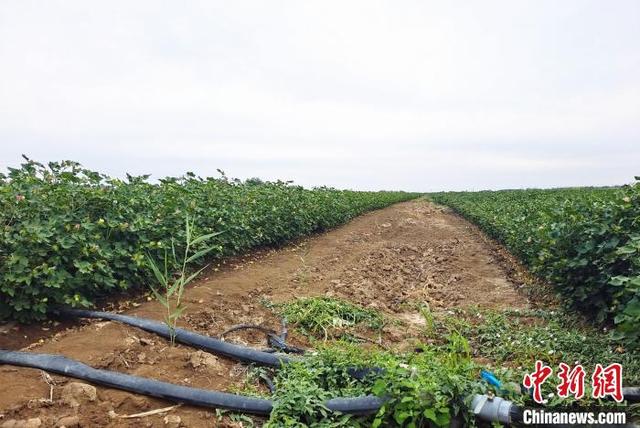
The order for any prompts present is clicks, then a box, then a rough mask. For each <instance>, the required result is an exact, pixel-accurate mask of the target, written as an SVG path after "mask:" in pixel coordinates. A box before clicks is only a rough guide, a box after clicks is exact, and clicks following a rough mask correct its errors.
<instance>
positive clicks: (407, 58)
mask: <svg viewBox="0 0 640 428" xmlns="http://www.w3.org/2000/svg"><path fill="white" fill-rule="evenodd" d="M639 42H640V1H637V0H628V1H625V0H616V1H607V0H602V1H586V0H577V1H569V0H562V1H558V0H549V1H542V0H535V1H519V0H504V1H467V0H465V1H449V0H447V1H386V2H378V1H372V0H366V1H345V0H343V1H335V2H334V1H327V0H322V1H294V0H292V1H268V2H267V1H233V2H231V1H202V2H197V1H189V2H184V1H158V0H154V1H131V0H127V1H113V0H110V1H87V0H80V1H37V2H35V1H34V2H31V1H25V0H19V1H18V0H16V1H9V0H0V169H2V170H4V169H5V168H6V167H7V166H17V165H18V164H19V163H20V161H21V159H20V154H21V153H25V154H27V155H28V156H30V157H32V158H34V159H36V160H40V161H50V160H60V159H72V160H77V161H80V162H82V163H83V164H84V165H85V166H87V167H89V168H92V169H95V170H99V171H101V172H106V173H108V174H111V175H117V176H122V175H124V173H125V172H130V173H132V174H143V173H150V174H152V176H153V177H156V178H159V177H163V176H166V175H180V174H182V173H184V172H185V171H194V172H196V173H197V174H200V175H203V176H204V175H216V168H221V169H223V170H225V171H226V172H227V174H228V175H230V176H234V177H240V178H247V177H252V176H259V177H262V178H266V179H276V178H281V179H291V180H294V181H295V182H296V183H299V184H303V185H306V186H311V185H331V186H336V187H340V188H357V189H405V190H418V191H421V190H425V191H426V190H454V189H476V190H477V189H483V188H514V187H534V186H535V187H551V186H567V185H607V184H618V183H625V182H631V181H633V176H634V175H640V44H639Z"/></svg>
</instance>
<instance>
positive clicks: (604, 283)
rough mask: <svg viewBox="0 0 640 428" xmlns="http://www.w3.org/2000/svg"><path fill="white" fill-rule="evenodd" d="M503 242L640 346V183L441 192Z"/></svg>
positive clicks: (444, 200) (572, 301) (443, 199)
mask: <svg viewBox="0 0 640 428" xmlns="http://www.w3.org/2000/svg"><path fill="white" fill-rule="evenodd" d="M430 198H431V199H432V200H433V201H435V202H438V203H441V204H444V205H448V206H450V207H451V208H453V209H454V210H455V211H457V212H458V213H460V214H461V215H462V216H464V217H466V218H467V219H469V220H471V221H472V222H474V223H476V224H478V225H479V226H480V227H481V228H482V229H483V230H485V231H486V232H487V233H488V234H489V235H490V236H492V237H494V238H497V239H498V240H499V241H501V242H503V243H504V244H505V245H506V246H507V247H508V248H509V250H510V251H512V252H513V253H514V254H515V255H517V256H518V257H520V258H521V259H522V260H523V261H524V262H525V264H527V265H528V267H529V268H530V269H531V270H532V272H533V273H535V274H536V275H538V276H540V277H541V278H544V279H545V280H547V281H548V282H550V283H552V284H554V285H556V286H557V290H558V291H559V292H560V293H561V295H562V296H563V297H564V300H565V301H566V302H567V304H569V305H571V306H573V307H574V308H578V309H580V310H582V311H583V313H585V314H587V315H588V316H589V317H591V318H592V319H593V320H594V321H595V322H596V323H598V324H600V325H604V326H606V325H608V324H611V323H613V324H615V326H616V333H615V337H616V338H618V339H624V340H625V341H626V342H627V343H628V344H629V345H630V346H636V347H637V346H638V344H639V343H640V329H638V328H637V326H638V325H639V324H640V184H639V183H636V184H634V185H629V186H623V187H621V188H570V189H552V190H535V189H534V190H504V191H483V192H446V193H434V194H431V195H430Z"/></svg>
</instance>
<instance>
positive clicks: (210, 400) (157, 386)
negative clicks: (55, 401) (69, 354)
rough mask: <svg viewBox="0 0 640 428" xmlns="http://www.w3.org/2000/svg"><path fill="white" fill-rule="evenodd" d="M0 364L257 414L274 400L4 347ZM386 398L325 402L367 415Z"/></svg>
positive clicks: (264, 411) (267, 410)
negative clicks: (116, 370) (175, 382)
mask: <svg viewBox="0 0 640 428" xmlns="http://www.w3.org/2000/svg"><path fill="white" fill-rule="evenodd" d="M0 364H11V365H14V366H22V367H31V368H36V369H41V370H46V371H49V372H52V373H58V374H60V375H63V376H69V377H73V378H77V379H82V380H86V381H89V382H91V383H94V384H98V385H104V386H107V387H111V388H117V389H122V390H124V391H129V392H134V393H138V394H144V395H150V396H153V397H159V398H164V399H166V400H170V401H174V402H179V403H184V404H190V405H194V406H202V407H212V408H217V409H228V410H233V411H236V412H242V413H251V414H255V415H265V416H266V415H269V414H270V413H271V410H272V409H273V402H272V401H271V400H267V399H264V398H256V397H245V396H243V395H236V394H229V393H226V392H219V391H211V390H206V389H198V388H192V387H187V386H180V385H174V384H171V383H168V382H161V381H158V380H153V379H147V378H143V377H139V376H132V375H128V374H124V373H118V372H114V371H110V370H101V369H95V368H93V367H90V366H88V365H86V364H83V363H81V362H79V361H76V360H72V359H71V358H66V357H63V356H60V355H50V354H35V353H31V352H20V351H6V350H1V349H0ZM382 404H383V399H381V398H379V397H375V396H370V395H367V396H362V397H352V398H334V399H331V400H328V401H326V402H325V406H326V407H327V408H328V409H329V410H331V411H334V412H342V413H349V414H352V415H367V414H370V413H373V412H376V411H378V409H379V408H380V406H382Z"/></svg>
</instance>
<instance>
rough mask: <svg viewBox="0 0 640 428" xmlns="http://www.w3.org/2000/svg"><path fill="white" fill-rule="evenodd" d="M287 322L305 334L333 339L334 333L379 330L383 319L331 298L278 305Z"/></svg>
mask: <svg viewBox="0 0 640 428" xmlns="http://www.w3.org/2000/svg"><path fill="white" fill-rule="evenodd" d="M277 309H278V311H279V313H280V315H281V316H283V317H284V318H285V319H286V320H287V322H289V323H292V324H295V325H296V326H297V327H298V328H299V329H301V330H302V331H303V332H304V333H305V334H310V335H314V336H316V337H317V336H318V335H323V336H324V338H325V339H327V338H329V337H333V334H332V333H334V332H335V331H342V330H344V329H345V328H349V327H353V326H356V325H358V324H364V325H366V326H367V327H369V328H372V329H380V328H382V326H383V325H384V318H383V317H382V315H380V314H379V313H378V312H376V311H373V310H371V309H365V308H362V307H360V306H357V305H354V304H353V303H350V302H347V301H344V300H340V299H335V298H330V297H307V298H300V299H296V300H293V301H290V302H286V303H283V304H281V305H278V308H277Z"/></svg>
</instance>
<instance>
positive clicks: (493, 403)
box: [471, 394, 517, 424]
mask: <svg viewBox="0 0 640 428" xmlns="http://www.w3.org/2000/svg"><path fill="white" fill-rule="evenodd" d="M471 408H472V409H473V413H474V414H475V415H476V417H478V418H480V419H482V420H484V421H488V422H501V423H503V424H510V423H513V422H514V420H513V418H512V415H513V414H515V413H517V406H516V405H515V404H513V403H512V402H511V401H508V400H505V399H504V398H500V397H490V396H488V395H480V394H476V395H474V396H473V400H472V401H471Z"/></svg>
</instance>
